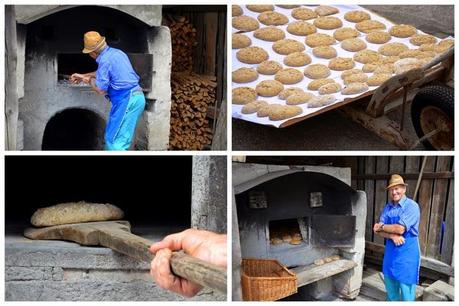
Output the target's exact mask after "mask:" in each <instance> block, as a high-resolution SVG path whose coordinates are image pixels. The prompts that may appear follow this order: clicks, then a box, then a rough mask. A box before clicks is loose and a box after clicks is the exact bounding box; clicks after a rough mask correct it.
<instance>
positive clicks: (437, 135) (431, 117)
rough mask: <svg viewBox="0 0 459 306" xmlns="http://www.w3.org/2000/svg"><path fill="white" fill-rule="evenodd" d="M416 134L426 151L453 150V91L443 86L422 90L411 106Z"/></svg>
mask: <svg viewBox="0 0 459 306" xmlns="http://www.w3.org/2000/svg"><path fill="white" fill-rule="evenodd" d="M411 119H412V121H413V125H414V129H415V131H416V134H417V135H418V137H419V138H420V141H421V142H422V143H423V144H424V146H426V147H427V148H428V149H431V150H432V149H433V150H451V149H453V148H454V89H453V88H451V87H448V86H444V85H430V86H426V87H424V88H422V89H421V90H420V91H419V92H418V93H417V94H416V96H415V97H414V99H413V103H412V105H411Z"/></svg>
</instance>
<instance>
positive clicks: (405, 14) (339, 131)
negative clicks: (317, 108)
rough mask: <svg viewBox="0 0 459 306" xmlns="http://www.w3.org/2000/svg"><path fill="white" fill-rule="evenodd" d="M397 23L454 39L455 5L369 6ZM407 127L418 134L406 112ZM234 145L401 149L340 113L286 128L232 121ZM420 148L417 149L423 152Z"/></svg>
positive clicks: (243, 147)
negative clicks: (407, 24)
mask: <svg viewBox="0 0 459 306" xmlns="http://www.w3.org/2000/svg"><path fill="white" fill-rule="evenodd" d="M364 7H366V8H368V9H370V10H373V11H374V12H376V13H378V14H380V15H381V16H384V17H386V18H388V19H390V20H392V21H394V22H396V23H409V24H413V25H414V26H416V27H417V28H419V29H420V30H422V31H424V32H427V33H430V34H433V35H435V36H438V37H446V36H449V35H451V36H454V6H451V5H449V6H448V5H383V6H381V5H366V6H364ZM405 120H406V121H405V124H406V126H407V128H408V129H409V131H410V132H411V133H413V137H416V136H415V134H414V129H413V124H412V122H411V119H410V116H409V109H408V110H407V112H406V116H405ZM232 146H233V150H236V151H238V150H239V151H252V150H253V151H256V150H375V151H376V150H378V151H379V150H381V151H383V150H399V148H398V147H396V146H394V145H392V144H390V143H388V142H386V141H385V140H383V139H381V138H379V137H378V136H377V135H375V134H373V133H372V132H370V131H368V130H366V129H365V128H363V127H362V126H361V125H359V124H357V123H355V122H353V121H351V120H350V119H348V118H346V117H345V116H344V115H342V114H341V113H340V111H338V110H334V111H329V112H327V113H324V114H322V115H319V116H316V117H313V118H311V119H307V120H305V121H303V122H300V123H298V124H295V125H293V126H291V127H288V128H285V129H276V128H272V127H267V126H262V125H257V124H253V123H250V122H246V121H242V120H238V119H233V120H232ZM423 149H424V147H423V146H422V145H419V146H417V147H416V150H423Z"/></svg>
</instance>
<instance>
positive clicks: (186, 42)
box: [165, 15, 198, 72]
mask: <svg viewBox="0 0 459 306" xmlns="http://www.w3.org/2000/svg"><path fill="white" fill-rule="evenodd" d="M165 25H166V26H168V27H169V29H170V31H171V40H172V71H189V72H191V71H192V70H193V51H194V47H195V46H196V45H197V44H198V42H197V40H196V29H195V28H194V27H193V25H192V24H191V23H190V22H189V21H188V20H187V19H186V18H185V17H182V16H180V17H175V16H170V15H168V16H166V18H165Z"/></svg>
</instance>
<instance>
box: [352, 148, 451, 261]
mask: <svg viewBox="0 0 459 306" xmlns="http://www.w3.org/2000/svg"><path fill="white" fill-rule="evenodd" d="M423 158H424V157H420V156H359V157H357V163H356V164H357V169H353V173H352V174H353V181H352V184H353V187H354V188H356V189H359V190H364V191H365V192H366V193H367V199H368V202H367V203H368V207H367V208H368V209H367V222H366V232H365V239H366V240H367V241H370V242H374V243H378V244H383V243H384V242H383V239H381V238H380V237H378V236H375V235H374V234H373V231H372V227H373V224H374V223H375V222H378V220H379V215H380V214H381V211H382V209H383V207H384V205H385V204H386V202H387V200H388V194H387V192H386V189H385V187H386V185H387V181H388V179H389V177H390V174H392V173H399V174H401V175H402V176H403V177H404V178H405V180H406V182H407V183H408V184H409V186H408V188H407V195H408V197H411V198H412V197H413V194H414V192H415V188H416V183H417V179H418V175H419V172H420V169H421V165H422V161H423ZM423 173H424V174H425V175H424V177H423V179H422V180H421V183H420V187H419V191H418V194H417V196H416V199H415V200H416V202H418V203H419V206H420V209H421V220H420V224H419V240H420V247H421V253H422V255H423V256H425V257H429V258H433V259H437V260H440V261H442V262H444V263H447V264H451V263H452V258H453V247H454V157H452V156H428V157H426V163H425V167H424V172H423Z"/></svg>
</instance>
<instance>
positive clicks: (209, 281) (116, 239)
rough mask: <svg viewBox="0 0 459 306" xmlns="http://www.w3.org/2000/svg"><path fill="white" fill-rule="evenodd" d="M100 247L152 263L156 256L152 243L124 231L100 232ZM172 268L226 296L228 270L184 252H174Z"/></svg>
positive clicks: (186, 277) (178, 273) (174, 271)
mask: <svg viewBox="0 0 459 306" xmlns="http://www.w3.org/2000/svg"><path fill="white" fill-rule="evenodd" d="M99 235H100V237H99V241H100V245H102V246H105V247H108V248H110V249H112V250H115V251H117V252H119V253H122V254H125V255H127V256H130V257H133V258H136V259H137V260H141V261H145V262H151V260H152V259H153V258H154V256H155V255H153V254H152V253H151V252H150V251H149V250H148V249H149V248H150V246H151V245H152V244H153V242H152V241H150V240H148V239H145V238H142V237H139V236H137V235H134V234H132V233H130V232H127V231H123V230H103V231H99ZM171 268H172V272H173V273H174V274H175V275H178V276H180V277H183V278H185V279H187V280H189V281H192V282H194V283H197V284H199V285H201V286H204V287H208V288H212V289H215V290H218V291H220V292H222V293H224V294H226V269H225V268H222V267H218V266H216V265H213V264H210V263H208V262H205V261H203V260H201V259H198V258H196V257H192V256H189V255H187V254H185V253H183V252H173V253H172V258H171Z"/></svg>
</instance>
